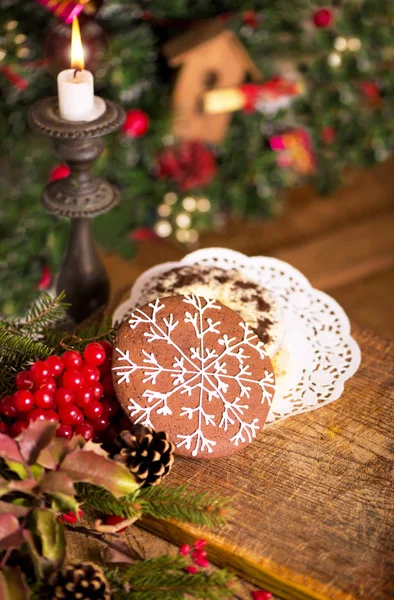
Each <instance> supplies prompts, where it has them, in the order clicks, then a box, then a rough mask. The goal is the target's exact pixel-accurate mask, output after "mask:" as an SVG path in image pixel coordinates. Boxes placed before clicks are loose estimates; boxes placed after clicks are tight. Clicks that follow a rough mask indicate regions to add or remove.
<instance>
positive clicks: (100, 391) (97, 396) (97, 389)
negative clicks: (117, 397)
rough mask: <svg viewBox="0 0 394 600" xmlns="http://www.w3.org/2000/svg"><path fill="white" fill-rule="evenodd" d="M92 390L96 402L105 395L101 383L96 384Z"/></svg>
mask: <svg viewBox="0 0 394 600" xmlns="http://www.w3.org/2000/svg"><path fill="white" fill-rule="evenodd" d="M90 390H91V392H92V394H93V398H95V399H96V400H100V398H101V397H102V395H103V394H104V388H103V386H102V384H101V383H100V382H99V381H98V382H97V383H95V384H94V386H93V387H91V388H90Z"/></svg>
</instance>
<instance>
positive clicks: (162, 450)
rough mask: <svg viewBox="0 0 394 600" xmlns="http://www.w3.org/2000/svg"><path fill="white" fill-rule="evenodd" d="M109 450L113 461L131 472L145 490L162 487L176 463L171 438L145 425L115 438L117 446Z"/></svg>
mask: <svg viewBox="0 0 394 600" xmlns="http://www.w3.org/2000/svg"><path fill="white" fill-rule="evenodd" d="M104 447H105V446H104ZM105 449H106V450H107V452H108V453H109V455H110V457H111V458H113V459H114V460H116V461H117V462H120V463H123V464H125V465H126V466H127V467H128V468H129V470H130V472H131V473H132V474H133V475H134V477H135V478H136V480H137V482H138V483H140V484H141V487H148V486H150V485H157V484H158V483H160V482H161V480H162V479H163V477H165V476H166V475H167V474H168V473H169V472H170V470H171V467H172V463H173V462H174V449H175V446H174V444H172V443H171V442H170V441H169V439H168V437H167V434H166V433H165V432H164V431H155V430H154V429H152V428H151V427H144V426H143V425H133V426H132V428H131V430H130V431H122V433H120V434H119V435H117V436H116V437H115V439H114V445H113V446H112V447H110V448H108V446H107V447H105Z"/></svg>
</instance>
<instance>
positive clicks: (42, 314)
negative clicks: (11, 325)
mask: <svg viewBox="0 0 394 600" xmlns="http://www.w3.org/2000/svg"><path fill="white" fill-rule="evenodd" d="M65 297H66V295H65V293H64V292H61V293H60V294H59V295H58V296H56V297H52V296H51V295H50V294H47V293H43V294H42V295H41V296H40V297H39V298H38V299H37V300H36V301H35V302H34V303H33V304H32V305H31V306H30V308H29V309H28V310H27V313H26V316H25V317H24V319H23V320H22V319H18V320H17V321H15V326H16V328H17V330H18V331H22V332H23V333H25V334H29V335H40V334H41V333H42V331H43V330H44V329H45V328H46V327H49V326H54V325H55V324H56V323H59V322H60V321H62V320H63V319H64V318H65V316H66V309H67V307H68V306H69V304H67V303H66V302H64V299H65Z"/></svg>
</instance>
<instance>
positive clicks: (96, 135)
mask: <svg viewBox="0 0 394 600" xmlns="http://www.w3.org/2000/svg"><path fill="white" fill-rule="evenodd" d="M105 105H106V110H105V112H104V113H103V114H102V115H100V117H98V118H97V119H95V120H94V121H89V122H81V123H72V122H69V121H64V119H62V118H61V117H60V115H59V109H58V101H57V98H56V97H55V98H44V99H43V100H40V101H39V102H37V103H36V104H34V105H33V106H32V107H31V109H30V110H29V114H28V118H29V123H30V126H31V128H32V129H33V130H34V131H37V132H38V133H41V134H43V135H46V136H47V137H50V138H52V139H53V140H54V142H55V149H56V151H57V153H58V154H59V156H60V157H61V159H62V160H63V161H64V162H66V163H67V164H68V165H69V167H70V170H71V173H70V176H69V177H67V178H66V179H61V180H58V181H54V182H52V183H49V184H48V185H47V186H46V188H45V189H44V191H43V193H42V196H41V201H42V204H43V206H44V207H45V209H46V210H47V211H48V212H49V213H51V214H53V215H56V216H60V217H69V218H70V219H71V232H70V239H69V243H68V247H67V250H66V254H65V257H64V261H63V264H62V267H61V270H60V273H59V276H58V278H57V284H56V289H57V292H60V291H62V290H64V291H65V293H66V297H67V301H68V302H70V303H71V307H70V309H69V315H70V317H71V318H72V319H73V320H74V321H75V322H77V323H79V322H81V321H83V320H84V319H86V318H87V317H88V316H89V315H91V314H92V313H93V312H95V311H96V310H97V309H98V308H99V307H100V306H102V305H103V304H105V303H107V301H108V298H109V280H108V276H107V273H106V271H105V268H104V265H103V264H102V261H101V259H100V256H99V254H98V252H97V250H96V247H95V245H94V241H93V236H92V232H91V221H90V220H91V219H92V218H94V217H97V216H98V215H102V214H104V213H106V212H107V211H109V210H111V208H113V207H114V206H115V205H116V204H117V203H118V202H119V190H118V189H117V188H116V187H115V186H113V185H111V184H110V183H108V182H107V181H105V180H104V179H100V178H99V177H95V176H94V175H92V173H91V172H90V167H91V165H92V163H93V162H94V161H95V160H96V159H97V158H98V156H99V155H100V154H101V152H102V150H103V148H104V146H103V144H102V142H101V140H100V137H101V136H103V135H107V134H109V133H112V132H114V131H116V130H117V129H119V128H120V127H121V125H122V124H123V122H124V120H125V113H124V111H123V110H122V109H121V108H120V106H118V105H117V104H115V103H114V102H111V101H109V100H105Z"/></svg>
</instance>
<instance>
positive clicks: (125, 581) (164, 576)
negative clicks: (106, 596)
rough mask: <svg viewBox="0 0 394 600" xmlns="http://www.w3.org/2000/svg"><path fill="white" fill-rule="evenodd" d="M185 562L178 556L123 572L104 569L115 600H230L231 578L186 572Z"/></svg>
mask: <svg viewBox="0 0 394 600" xmlns="http://www.w3.org/2000/svg"><path fill="white" fill-rule="evenodd" d="M187 565H188V560H187V559H185V558H183V557H181V556H160V557H159V558H154V559H150V560H145V561H143V562H138V563H136V564H134V565H132V566H130V567H128V568H127V569H125V570H121V569H119V568H116V569H106V577H107V579H108V581H109V582H110V585H111V588H112V591H113V596H114V600H182V599H183V598H185V596H186V595H187V597H188V598H201V599H203V598H205V599H207V600H211V599H212V600H218V599H220V598H233V597H234V591H233V590H232V589H231V587H229V586H231V584H232V582H233V577H232V576H231V575H229V574H228V573H227V572H226V571H212V572H210V573H207V572H202V571H201V572H199V573H195V574H189V573H187V572H186V571H185V568H186V567H187Z"/></svg>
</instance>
